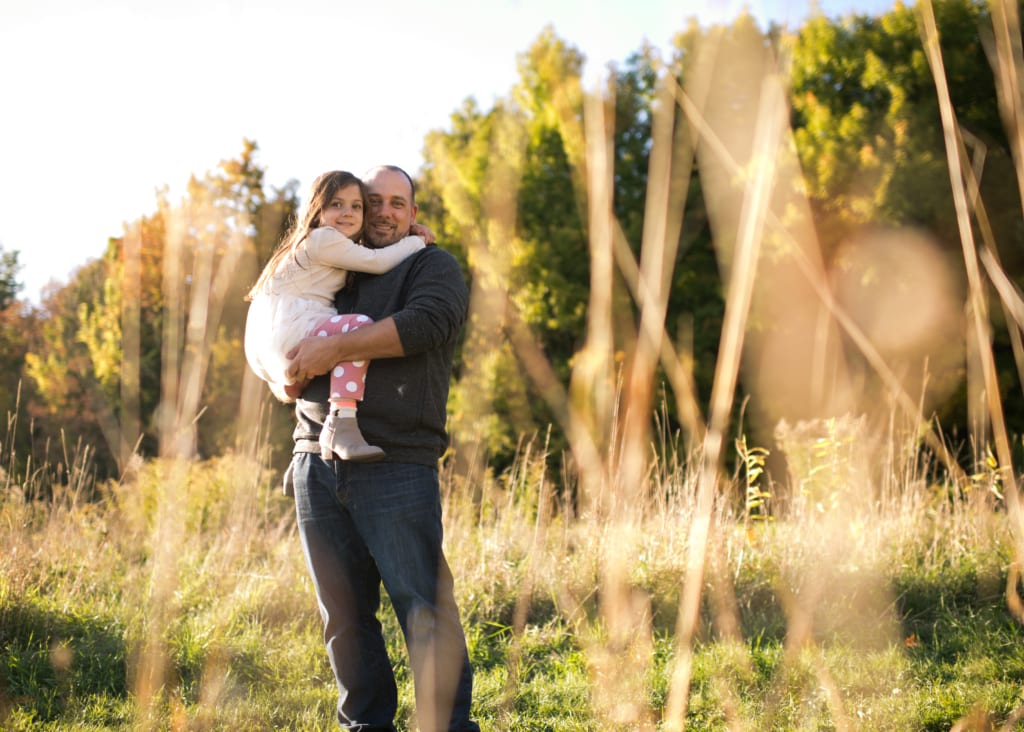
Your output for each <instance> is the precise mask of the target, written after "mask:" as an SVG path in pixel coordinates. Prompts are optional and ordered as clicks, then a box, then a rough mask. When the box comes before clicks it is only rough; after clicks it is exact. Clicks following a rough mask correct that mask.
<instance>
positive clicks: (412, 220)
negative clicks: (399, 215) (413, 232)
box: [409, 203, 420, 224]
mask: <svg viewBox="0 0 1024 732" xmlns="http://www.w3.org/2000/svg"><path fill="white" fill-rule="evenodd" d="M410 210H411V211H412V217H411V218H410V219H409V223H410V224H415V223H416V214H417V213H418V212H419V210H420V207H419V206H417V205H416V204H415V203H414V204H413V205H412V207H411V208H410Z"/></svg>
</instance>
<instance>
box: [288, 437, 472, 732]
mask: <svg viewBox="0 0 1024 732" xmlns="http://www.w3.org/2000/svg"><path fill="white" fill-rule="evenodd" d="M292 479H293V481H294V487H295V509H296V514H297V516H298V524H299V536H300V537H301V539H302V548H303V550H304V551H305V553H306V562H307V564H308V566H309V571H310V575H311V577H312V579H313V585H314V587H315V588H316V596H317V601H318V602H319V605H320V614H321V616H322V617H323V621H324V642H325V643H326V645H327V655H328V657H329V658H330V662H331V667H332V668H333V669H334V677H335V679H336V681H337V683H338V720H339V721H340V722H341V726H342V727H344V728H346V729H350V730H359V731H360V732H368V731H369V730H388V731H390V732H393V731H394V729H395V727H394V718H395V712H396V711H397V708H398V701H397V692H396V688H395V678H394V673H393V672H392V669H391V661H390V659H389V658H388V654H387V649H386V647H385V645H384V637H383V635H382V633H381V626H380V622H379V621H378V620H377V610H378V608H379V607H380V586H381V583H382V582H383V585H384V589H385V590H387V593H388V596H389V597H390V598H391V604H392V605H393V606H394V609H395V614H396V615H397V617H398V622H399V624H400V625H401V627H402V632H403V633H404V634H405V641H406V647H407V649H408V651H409V661H410V665H411V667H412V672H413V681H414V684H415V687H416V712H417V720H418V722H419V727H420V729H421V730H422V731H423V732H435V731H440V730H458V731H460V732H463V731H465V732H478V731H479V729H480V728H479V727H478V726H477V725H476V723H475V722H473V721H471V720H470V716H469V711H470V703H471V698H472V685H473V680H472V671H471V669H470V665H469V658H468V655H467V653H466V639H465V635H464V634H463V632H462V624H461V622H460V620H459V611H458V608H457V607H456V605H455V595H454V592H453V581H452V574H451V571H450V570H449V568H448V563H447V562H446V561H445V558H444V553H443V551H442V549H441V541H442V528H441V500H440V491H439V487H438V479H437V470H435V469H433V468H430V467H427V466H423V465H410V464H396V463H351V462H342V461H331V462H325V461H323V460H322V459H321V458H320V456H319V455H317V454H314V453H309V454H297V455H295V456H294V457H293V459H292Z"/></svg>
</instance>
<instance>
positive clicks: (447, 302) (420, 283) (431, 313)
mask: <svg viewBox="0 0 1024 732" xmlns="http://www.w3.org/2000/svg"><path fill="white" fill-rule="evenodd" d="M408 293H409V296H408V299H407V300H406V301H405V306H404V307H403V308H402V309H401V310H399V311H397V312H395V313H394V314H393V315H392V317H393V319H394V321H395V327H396V329H397V330H398V337H399V339H400V340H401V342H402V350H403V351H405V353H406V355H409V356H411V355H414V354H417V353H423V352H425V351H429V350H431V349H434V348H438V347H440V346H442V345H443V344H446V343H452V342H454V341H455V340H456V339H457V338H458V337H459V333H460V332H461V330H462V326H463V325H464V324H465V322H466V314H467V311H468V308H469V290H468V288H467V287H466V282H465V280H464V279H463V277H462V270H461V269H460V268H459V263H458V262H457V261H456V259H455V258H454V257H453V256H452V255H451V254H449V253H448V252H446V251H444V250H443V249H441V248H439V247H428V248H427V250H426V251H425V252H424V254H423V255H422V256H420V257H417V259H416V261H415V262H414V263H413V271H412V273H411V278H410V286H409V288H408Z"/></svg>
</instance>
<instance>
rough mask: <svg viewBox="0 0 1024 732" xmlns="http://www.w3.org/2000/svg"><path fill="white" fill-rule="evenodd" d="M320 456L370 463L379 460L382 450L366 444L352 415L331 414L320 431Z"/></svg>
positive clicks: (382, 453)
mask: <svg viewBox="0 0 1024 732" xmlns="http://www.w3.org/2000/svg"><path fill="white" fill-rule="evenodd" d="M320 457H322V458H323V459H324V460H334V459H335V457H337V458H338V459H340V460H349V461H351V462H354V463H371V462H374V461H376V460H381V459H382V458H383V457H384V451H383V450H381V449H380V448H379V447H376V446H374V445H368V444H366V440H365V439H363V433H362V432H360V431H359V424H358V423H357V422H356V420H355V418H354V417H341V416H339V415H337V414H331V415H329V416H328V417H327V421H325V422H324V428H323V430H321V432H320Z"/></svg>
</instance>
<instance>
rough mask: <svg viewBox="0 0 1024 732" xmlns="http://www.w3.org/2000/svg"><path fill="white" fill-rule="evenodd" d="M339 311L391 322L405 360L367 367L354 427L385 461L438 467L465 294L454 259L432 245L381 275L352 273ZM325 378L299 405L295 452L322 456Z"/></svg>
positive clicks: (465, 307)
mask: <svg viewBox="0 0 1024 732" xmlns="http://www.w3.org/2000/svg"><path fill="white" fill-rule="evenodd" d="M335 305H337V307H338V312H341V313H362V314H363V315H368V316H370V317H371V318H373V319H374V320H383V319H384V318H386V317H388V316H391V317H393V318H394V320H395V326H396V327H397V329H398V336H399V338H400V339H401V341H402V349H403V350H404V351H405V356H404V357H402V358H379V359H375V360H373V361H371V362H370V369H369V371H368V373H367V376H366V392H365V396H364V399H363V401H362V402H361V403H360V404H359V413H358V420H359V428H360V430H361V431H362V433H363V436H364V437H365V438H366V441H367V442H368V443H370V444H371V445H377V446H379V447H381V448H383V450H384V452H385V453H386V454H387V457H386V458H385V459H386V460H387V461H389V462H396V463H416V464H420V465H430V466H433V467H436V466H437V461H438V459H439V458H440V457H441V455H442V454H443V453H444V451H445V449H447V447H448V433H447V431H446V429H445V422H446V420H447V403H448V385H449V382H450V378H451V371H452V357H453V354H454V352H455V345H456V342H457V340H458V338H459V335H460V333H461V331H462V326H463V324H464V323H465V321H466V314H467V310H468V306H469V292H468V290H467V288H466V283H465V281H464V280H463V278H462V271H461V270H460V269H459V265H458V262H457V261H456V260H455V258H454V257H453V256H452V255H451V254H449V253H448V252H446V251H444V250H443V249H441V248H439V247H436V246H431V247H427V248H426V249H423V250H421V251H419V252H417V253H416V254H413V255H412V256H410V257H408V258H407V259H405V260H404V261H403V262H402V263H401V264H399V265H398V266H397V267H395V268H394V269H393V270H391V271H390V272H385V273H384V274H381V275H370V274H364V273H352V275H351V276H350V279H349V284H348V286H347V287H345V288H344V289H343V290H341V291H340V292H338V295H337V297H336V298H335ZM328 385H329V380H328V377H327V376H320V377H318V378H316V379H314V380H313V382H312V383H310V385H309V386H308V387H307V388H306V391H305V392H304V393H303V394H302V398H301V399H299V400H298V401H297V402H296V405H295V415H296V417H297V418H298V424H297V425H296V427H295V432H294V433H293V435H292V436H293V438H294V439H295V452H319V451H320V447H319V444H318V443H317V439H318V437H319V435H320V429H321V427H322V426H323V421H324V419H325V418H326V416H327V392H328Z"/></svg>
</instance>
